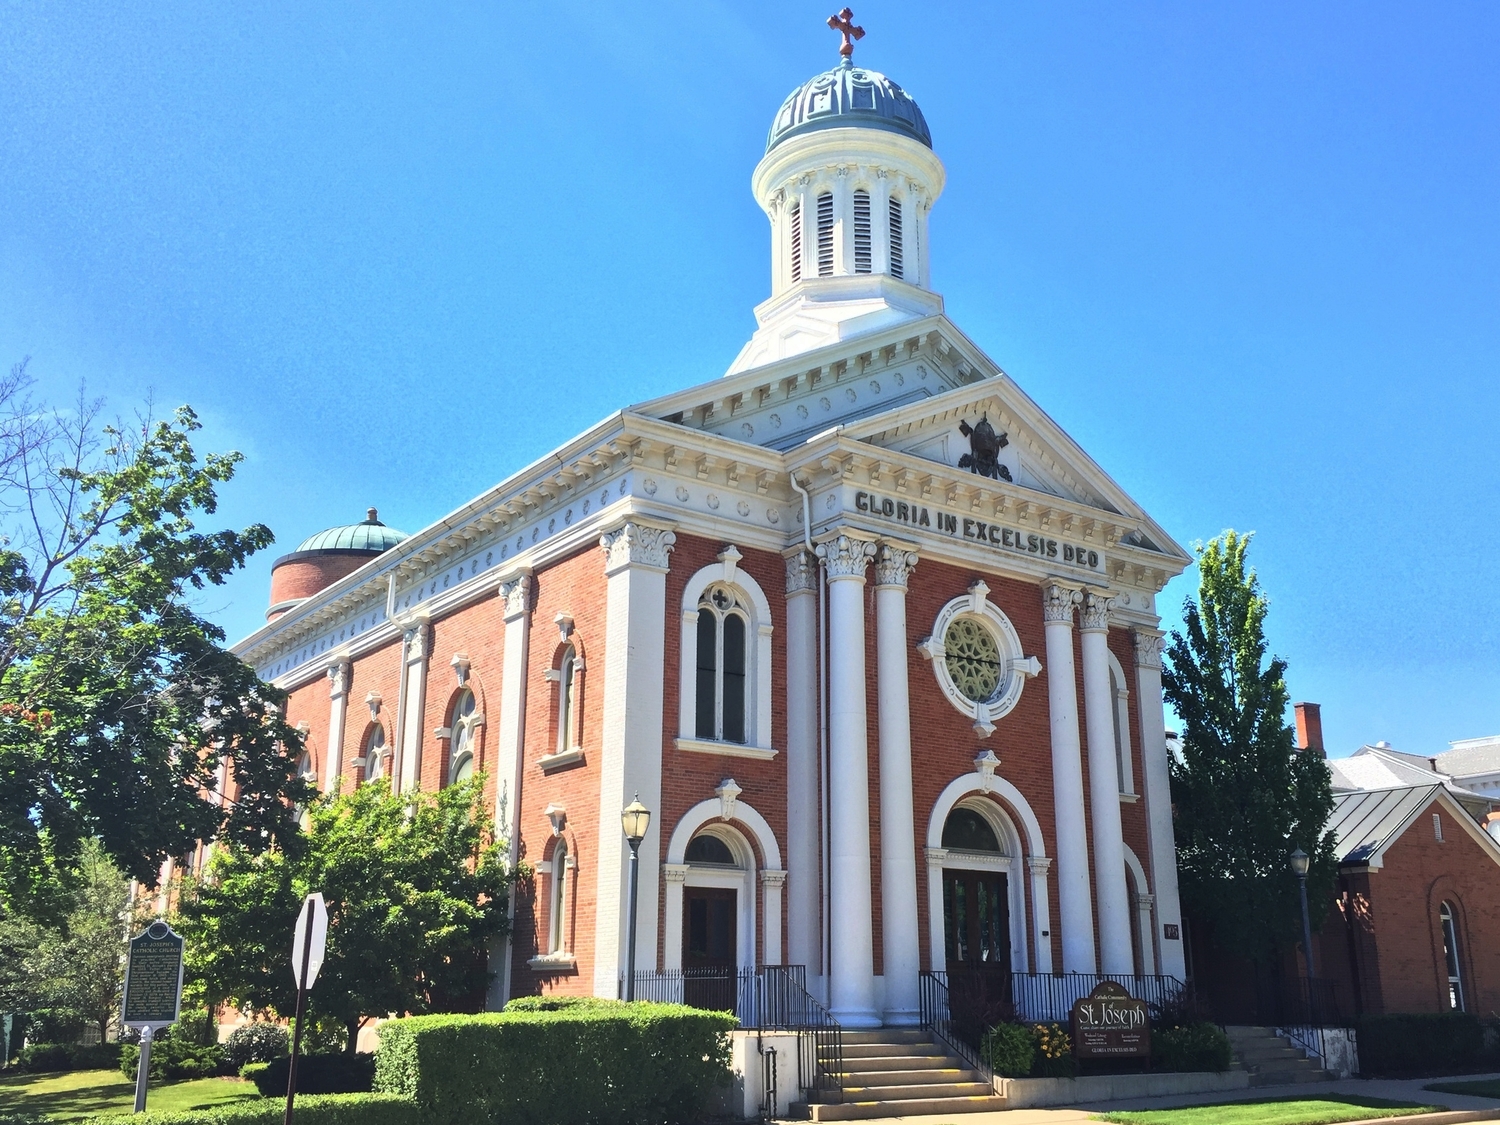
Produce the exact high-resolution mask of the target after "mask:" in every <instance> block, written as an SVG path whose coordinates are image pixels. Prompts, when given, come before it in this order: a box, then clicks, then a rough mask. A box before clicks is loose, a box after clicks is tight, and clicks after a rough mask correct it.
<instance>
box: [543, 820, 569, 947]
mask: <svg viewBox="0 0 1500 1125" xmlns="http://www.w3.org/2000/svg"><path fill="white" fill-rule="evenodd" d="M567 909H568V842H567V841H566V840H562V839H559V840H558V841H557V847H555V848H554V849H552V894H551V895H550V896H549V901H548V903H547V952H548V953H561V952H562V951H563V950H564V949H565V948H567V947H566V945H565V940H566V937H567V928H566V927H565V926H564V925H563V915H564V914H565V913H566V912H567Z"/></svg>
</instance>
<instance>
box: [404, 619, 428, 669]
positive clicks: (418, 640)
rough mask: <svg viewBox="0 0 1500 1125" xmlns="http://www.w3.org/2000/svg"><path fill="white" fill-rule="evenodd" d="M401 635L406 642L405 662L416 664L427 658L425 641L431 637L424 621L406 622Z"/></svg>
mask: <svg viewBox="0 0 1500 1125" xmlns="http://www.w3.org/2000/svg"><path fill="white" fill-rule="evenodd" d="M401 637H402V639H403V640H404V641H405V642H406V663H408V664H416V663H418V662H420V661H423V660H426V659H427V642H428V641H429V640H430V639H431V630H430V629H428V628H427V622H426V621H413V622H408V623H407V624H406V626H405V627H404V629H403V631H402V634H401Z"/></svg>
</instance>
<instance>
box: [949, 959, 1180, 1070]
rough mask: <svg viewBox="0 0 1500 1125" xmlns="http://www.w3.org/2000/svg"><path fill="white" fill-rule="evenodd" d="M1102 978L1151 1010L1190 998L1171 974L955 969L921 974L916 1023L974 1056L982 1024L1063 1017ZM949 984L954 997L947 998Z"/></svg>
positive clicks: (1173, 1006)
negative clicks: (954, 998)
mask: <svg viewBox="0 0 1500 1125" xmlns="http://www.w3.org/2000/svg"><path fill="white" fill-rule="evenodd" d="M1104 981H1113V982H1114V983H1116V984H1118V985H1121V986H1122V987H1123V988H1124V989H1125V991H1126V992H1128V993H1130V995H1131V996H1133V997H1135V998H1136V999H1138V1000H1143V1001H1145V1003H1146V1006H1147V1007H1148V1008H1149V1009H1150V1010H1151V1012H1152V1014H1153V1016H1154V1017H1155V1016H1159V1015H1160V1014H1161V1013H1163V1012H1166V1011H1171V1010H1174V1009H1177V1008H1181V1007H1183V1006H1187V1005H1190V1004H1191V1003H1192V997H1191V993H1190V990H1189V987H1188V986H1187V985H1185V984H1184V983H1183V982H1182V981H1180V980H1179V979H1178V978H1176V977H1173V976H1137V975H1135V974H1133V973H1008V972H1004V971H1001V970H993V971H973V972H970V971H965V970H957V971H955V972H954V973H953V974H952V975H951V976H950V974H949V973H947V972H923V973H922V974H921V1004H922V1026H923V1027H930V1028H931V1029H932V1030H933V1033H934V1034H936V1035H939V1036H940V1037H941V1038H942V1039H943V1041H944V1042H945V1043H948V1044H949V1045H950V1046H952V1047H953V1048H954V1049H955V1051H957V1052H958V1053H959V1054H960V1055H961V1056H962V1057H963V1058H964V1060H965V1061H966V1062H975V1061H977V1059H976V1058H970V1054H971V1053H973V1052H977V1050H978V1048H979V1045H980V1044H979V1039H980V1037H981V1036H982V1035H983V1033H984V1030H985V1029H986V1028H987V1027H991V1026H993V1025H994V1024H996V1023H1000V1022H1001V1021H1003V1020H1016V1021H1019V1022H1021V1023H1067V1022H1068V1020H1069V1018H1070V1017H1071V1015H1072V1012H1073V1005H1074V1004H1075V1003H1077V1002H1078V1001H1079V1000H1081V999H1083V998H1084V997H1086V996H1088V995H1089V993H1091V992H1093V991H1094V989H1095V988H1097V987H1098V986H1099V985H1100V984H1101V983H1103V982H1104ZM950 985H951V986H952V988H954V989H955V990H957V993H958V999H957V1000H951V999H950V995H949V988H950Z"/></svg>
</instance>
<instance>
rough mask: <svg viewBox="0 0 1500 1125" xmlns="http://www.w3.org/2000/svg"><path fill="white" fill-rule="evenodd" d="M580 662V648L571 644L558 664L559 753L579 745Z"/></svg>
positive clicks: (557, 750) (557, 751)
mask: <svg viewBox="0 0 1500 1125" xmlns="http://www.w3.org/2000/svg"><path fill="white" fill-rule="evenodd" d="M578 664H579V662H578V650H577V649H575V648H574V647H573V646H572V645H569V646H568V647H567V648H566V649H565V650H564V651H563V655H562V660H561V661H560V662H559V664H558V666H557V749H556V751H555V753H558V754H565V753H567V752H568V751H569V750H571V749H573V748H574V747H575V746H577V745H578Z"/></svg>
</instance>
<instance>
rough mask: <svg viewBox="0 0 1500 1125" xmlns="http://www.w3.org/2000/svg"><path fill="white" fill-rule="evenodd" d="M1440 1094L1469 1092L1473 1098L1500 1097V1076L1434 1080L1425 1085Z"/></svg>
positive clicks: (1425, 1087)
mask: <svg viewBox="0 0 1500 1125" xmlns="http://www.w3.org/2000/svg"><path fill="white" fill-rule="evenodd" d="M1422 1089H1424V1090H1436V1091H1437V1092H1438V1093H1439V1094H1468V1095H1469V1096H1470V1097H1471V1098H1500V1078H1483V1079H1480V1080H1479V1081H1478V1082H1434V1083H1433V1084H1432V1085H1431V1086H1423V1087H1422Z"/></svg>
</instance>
